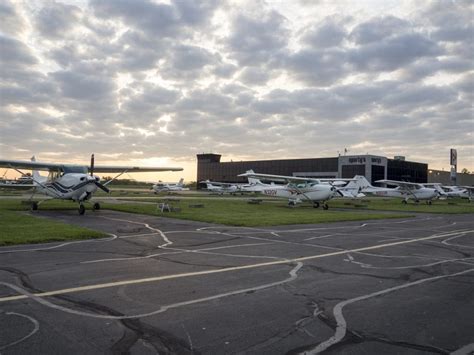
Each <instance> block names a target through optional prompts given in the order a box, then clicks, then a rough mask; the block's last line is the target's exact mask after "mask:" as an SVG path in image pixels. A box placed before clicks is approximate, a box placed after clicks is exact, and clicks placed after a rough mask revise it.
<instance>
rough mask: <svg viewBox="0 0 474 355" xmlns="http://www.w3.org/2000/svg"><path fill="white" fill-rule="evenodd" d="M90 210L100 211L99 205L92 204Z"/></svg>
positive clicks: (97, 203)
mask: <svg viewBox="0 0 474 355" xmlns="http://www.w3.org/2000/svg"><path fill="white" fill-rule="evenodd" d="M92 209H93V210H94V211H98V210H100V203H99V202H96V203H94V204H93V205H92Z"/></svg>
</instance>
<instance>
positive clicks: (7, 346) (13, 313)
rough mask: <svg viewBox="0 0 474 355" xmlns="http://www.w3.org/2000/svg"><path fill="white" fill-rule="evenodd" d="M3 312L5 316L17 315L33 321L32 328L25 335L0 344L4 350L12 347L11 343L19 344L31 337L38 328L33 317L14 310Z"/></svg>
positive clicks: (0, 347)
mask: <svg viewBox="0 0 474 355" xmlns="http://www.w3.org/2000/svg"><path fill="white" fill-rule="evenodd" d="M2 313H3V311H1V310H0V314H2ZM4 314H6V315H7V316H17V317H21V318H26V319H28V320H29V321H30V322H31V323H33V325H34V328H33V330H32V331H31V332H30V333H28V334H27V335H25V336H24V337H23V338H21V339H18V340H16V341H14V342H12V343H10V344H7V345H2V346H0V350H5V349H6V348H9V347H12V346H13V345H16V344H20V343H22V342H24V341H25V340H26V339H28V338H30V337H32V336H33V335H34V334H35V333H36V332H37V331H38V330H39V328H40V326H39V322H38V321H37V320H36V319H34V318H33V317H30V316H27V315H26V314H21V313H16V312H5V313H4Z"/></svg>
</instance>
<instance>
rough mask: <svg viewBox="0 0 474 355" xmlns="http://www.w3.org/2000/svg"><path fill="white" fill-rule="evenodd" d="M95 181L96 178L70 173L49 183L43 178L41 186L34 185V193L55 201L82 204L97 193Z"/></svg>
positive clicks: (97, 179) (97, 178)
mask: <svg viewBox="0 0 474 355" xmlns="http://www.w3.org/2000/svg"><path fill="white" fill-rule="evenodd" d="M96 181H99V177H98V176H90V175H88V174H80V173H70V174H64V175H63V176H60V177H59V178H57V179H54V180H51V181H48V180H47V179H46V178H45V179H44V180H43V181H41V184H38V183H37V184H36V191H37V192H39V193H42V194H45V195H47V196H50V197H53V198H57V199H62V200H73V201H76V202H82V201H86V200H89V199H90V198H91V197H92V195H93V194H94V193H95V192H96V191H97V185H96V184H95V182H96Z"/></svg>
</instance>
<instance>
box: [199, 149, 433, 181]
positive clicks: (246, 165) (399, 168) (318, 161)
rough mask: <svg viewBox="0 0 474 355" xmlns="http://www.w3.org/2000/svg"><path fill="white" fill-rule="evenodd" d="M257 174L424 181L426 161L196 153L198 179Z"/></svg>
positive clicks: (235, 178)
mask: <svg viewBox="0 0 474 355" xmlns="http://www.w3.org/2000/svg"><path fill="white" fill-rule="evenodd" d="M250 169H253V170H254V171H255V172H256V173H262V174H275V175H289V176H302V177H313V178H352V177H354V175H364V176H365V177H366V178H367V180H369V181H370V182H373V181H377V180H381V179H390V180H403V181H411V182H419V183H426V182H427V181H428V164H424V163H416V162H411V161H406V160H405V158H404V157H402V156H398V157H395V158H394V159H390V158H387V157H382V156H377V155H369V154H367V155H345V156H339V157H333V158H309V159H279V160H255V161H239V162H232V161H231V162H221V155H220V154H212V153H209V154H198V155H197V181H198V182H199V181H203V180H211V181H220V182H247V179H246V178H243V177H238V176H237V175H239V174H242V173H244V172H245V171H247V170H250Z"/></svg>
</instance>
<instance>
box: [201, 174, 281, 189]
mask: <svg viewBox="0 0 474 355" xmlns="http://www.w3.org/2000/svg"><path fill="white" fill-rule="evenodd" d="M246 173H248V174H253V173H254V171H253V170H247V172H246ZM200 183H202V184H206V189H207V190H208V191H211V192H215V193H219V194H224V193H230V194H238V193H240V194H244V193H252V192H253V193H257V192H261V191H262V190H263V189H265V188H268V187H272V186H273V184H264V183H262V182H261V181H260V180H259V179H256V178H253V177H251V176H249V177H248V183H246V184H245V183H228V182H216V181H209V180H206V181H201V182H200Z"/></svg>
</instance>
